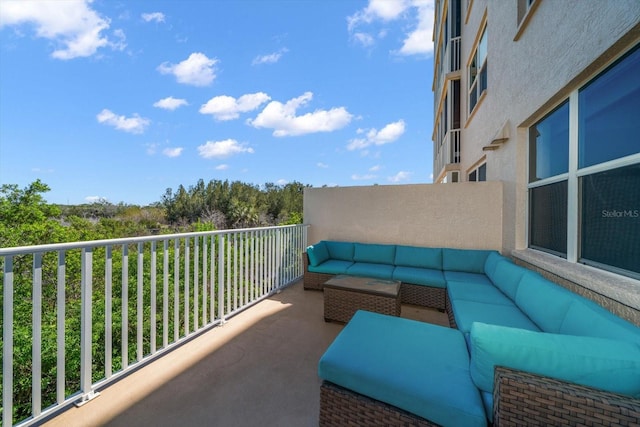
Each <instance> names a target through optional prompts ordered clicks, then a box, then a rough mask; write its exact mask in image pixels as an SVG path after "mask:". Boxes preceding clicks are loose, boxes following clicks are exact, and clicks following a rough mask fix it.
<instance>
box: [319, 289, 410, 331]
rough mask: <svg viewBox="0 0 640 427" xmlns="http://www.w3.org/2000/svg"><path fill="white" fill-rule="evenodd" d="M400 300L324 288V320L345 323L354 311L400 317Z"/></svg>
mask: <svg viewBox="0 0 640 427" xmlns="http://www.w3.org/2000/svg"><path fill="white" fill-rule="evenodd" d="M401 309H402V308H401V305H400V298H399V297H397V296H396V297H391V296H383V295H376V294H367V293H363V292H358V291H353V290H348V289H335V288H330V287H325V288H324V320H325V321H336V322H343V323H347V322H348V321H349V320H351V318H352V317H353V315H354V314H355V312H356V311H358V310H367V311H372V312H374V313H380V314H387V315H389V316H400V312H401Z"/></svg>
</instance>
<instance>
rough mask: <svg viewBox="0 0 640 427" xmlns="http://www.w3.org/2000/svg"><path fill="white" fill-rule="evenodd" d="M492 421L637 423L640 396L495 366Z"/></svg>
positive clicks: (510, 423)
mask: <svg viewBox="0 0 640 427" xmlns="http://www.w3.org/2000/svg"><path fill="white" fill-rule="evenodd" d="M493 402H494V403H493V425H494V426H495V427H497V426H522V425H527V426H548V425H563V426H565V425H566V426H638V425H640V399H634V398H632V397H628V396H622V395H618V394H614V393H609V392H606V391H601V390H597V389H594V388H591V387H584V386H580V385H577V384H571V383H567V382H564V381H560V380H555V379H552V378H548V377H543V376H539V375H534V374H530V373H528V372H523V371H516V370H513V369H508V368H504V367H500V366H496V369H495V376H494V395H493Z"/></svg>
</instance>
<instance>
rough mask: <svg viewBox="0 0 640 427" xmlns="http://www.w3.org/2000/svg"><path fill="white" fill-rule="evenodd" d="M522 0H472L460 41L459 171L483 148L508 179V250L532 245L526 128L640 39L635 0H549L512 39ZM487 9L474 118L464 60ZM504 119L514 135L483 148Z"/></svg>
mask: <svg viewBox="0 0 640 427" xmlns="http://www.w3.org/2000/svg"><path fill="white" fill-rule="evenodd" d="M464 3H465V2H463V4H464ZM517 3H518V2H516V1H503V0H474V1H473V3H472V5H473V6H472V9H471V13H470V14H469V17H468V18H469V19H468V21H467V23H466V24H464V18H465V17H466V11H464V15H463V27H462V42H461V43H462V46H461V56H462V57H461V63H462V67H463V70H462V73H461V76H462V81H461V86H462V88H463V91H462V93H463V96H462V97H461V98H462V112H463V113H462V123H463V129H462V153H461V154H462V155H461V171H462V172H463V177H465V178H464V179H466V172H467V170H468V169H469V168H470V167H471V166H472V165H474V164H475V163H476V162H477V161H478V160H479V159H480V158H481V157H482V156H484V155H486V159H487V178H488V179H489V180H500V181H502V182H503V183H504V188H505V191H504V202H505V209H504V218H503V224H504V230H503V238H504V241H503V246H504V247H505V249H523V248H526V246H527V236H526V224H527V216H526V212H527V211H526V204H527V203H526V202H527V175H526V174H527V163H526V162H527V132H526V128H527V127H528V126H530V125H531V124H532V123H534V122H535V121H537V120H539V119H540V118H542V117H543V116H544V114H546V113H547V112H548V111H549V110H550V109H552V108H553V107H555V106H556V105H557V104H558V103H559V102H560V101H562V100H563V99H566V97H567V96H568V94H569V93H570V92H571V91H573V90H576V89H578V88H579V87H580V86H582V85H583V84H584V83H586V82H587V81H588V79H590V78H591V77H592V76H593V75H594V74H595V73H597V71H598V70H599V69H601V68H602V67H603V66H606V65H607V64H608V62H609V61H610V59H611V58H612V57H614V56H616V55H618V54H620V53H621V52H623V51H624V50H626V49H628V48H629V47H630V46H632V45H634V44H635V43H637V41H638V40H639V39H640V1H638V0H616V1H602V0H544V1H541V2H539V5H538V7H537V9H536V10H535V13H533V14H532V15H531V20H530V21H529V23H528V24H527V26H526V27H525V29H524V32H523V33H522V35H521V37H520V38H519V39H518V40H517V41H514V40H513V38H514V36H515V35H516V32H517V25H518V23H517ZM485 11H486V14H487V27H488V30H487V31H488V40H487V42H488V55H487V64H488V84H487V91H486V95H485V98H484V99H483V100H482V103H481V104H479V105H478V107H477V108H476V111H475V113H474V115H473V116H472V117H471V118H469V115H468V113H467V111H468V106H467V96H466V95H465V94H466V90H467V89H468V87H469V86H468V81H467V74H468V73H467V64H468V61H469V57H470V54H471V52H472V49H473V48H474V42H475V40H476V36H477V34H478V31H479V26H480V23H481V21H482V17H483V15H484V14H485ZM505 123H508V126H507V128H508V130H509V136H510V137H509V140H508V141H507V142H506V143H505V144H503V145H502V146H501V148H499V149H498V150H495V151H483V150H482V147H484V146H486V145H488V144H489V143H490V142H491V141H492V140H493V139H494V137H495V136H496V134H497V133H498V132H499V131H500V130H501V129H502V127H503V125H504V124H505Z"/></svg>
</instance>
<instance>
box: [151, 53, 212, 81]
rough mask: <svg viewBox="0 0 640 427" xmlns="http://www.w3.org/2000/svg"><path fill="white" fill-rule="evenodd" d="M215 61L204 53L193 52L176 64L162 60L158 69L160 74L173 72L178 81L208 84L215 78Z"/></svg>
mask: <svg viewBox="0 0 640 427" xmlns="http://www.w3.org/2000/svg"><path fill="white" fill-rule="evenodd" d="M217 63H218V60H217V59H215V58H207V56H206V55H205V54H204V53H200V52H195V53H192V54H191V55H189V57H188V58H187V59H185V60H184V61H182V62H179V63H177V64H170V63H168V62H163V63H162V64H160V65H159V66H158V71H159V72H160V73H162V74H173V75H174V76H175V77H176V80H177V81H178V83H183V84H188V85H193V86H208V85H210V84H211V83H212V82H213V80H214V79H215V78H216V73H215V72H216V68H215V65H216V64H217Z"/></svg>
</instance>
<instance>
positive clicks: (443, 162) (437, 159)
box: [433, 129, 461, 178]
mask: <svg viewBox="0 0 640 427" xmlns="http://www.w3.org/2000/svg"><path fill="white" fill-rule="evenodd" d="M460 150H461V146H460V129H452V130H450V131H448V132H447V133H446V134H445V136H444V138H443V139H442V143H441V144H434V149H433V151H434V153H433V158H434V168H433V170H434V172H435V173H434V178H437V177H438V176H440V175H442V173H443V171H444V170H445V168H446V167H447V165H457V164H459V163H460Z"/></svg>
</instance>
